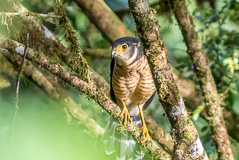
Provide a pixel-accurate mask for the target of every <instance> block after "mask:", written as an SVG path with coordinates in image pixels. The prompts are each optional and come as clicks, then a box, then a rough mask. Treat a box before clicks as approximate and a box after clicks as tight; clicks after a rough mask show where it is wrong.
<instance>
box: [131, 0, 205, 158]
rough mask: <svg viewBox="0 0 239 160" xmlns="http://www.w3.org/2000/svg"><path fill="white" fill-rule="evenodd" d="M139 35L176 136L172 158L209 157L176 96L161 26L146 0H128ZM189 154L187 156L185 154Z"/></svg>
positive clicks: (176, 89) (179, 98)
mask: <svg viewBox="0 0 239 160" xmlns="http://www.w3.org/2000/svg"><path fill="white" fill-rule="evenodd" d="M129 7H130V9H131V11H132V13H133V16H134V19H135V22H136V25H137V30H138V36H139V37H140V38H141V40H142V42H143V45H144V50H145V55H146V56H147V59H148V61H149V64H150V67H151V71H152V73H153V77H154V80H155V84H156V87H157V92H158V96H159V101H160V103H161V104H162V106H163V108H164V110H165V112H166V114H167V116H168V119H169V121H170V123H171V125H172V128H173V132H174V133H175V136H176V145H175V149H174V158H175V159H208V157H207V154H206V153H205V151H204V148H203V146H202V143H201V141H200V139H199V136H198V132H197V129H196V128H195V126H194V125H193V123H192V121H191V119H190V116H189V115H188V113H187V111H186V109H185V106H184V101H183V99H182V97H181V96H180V95H179V91H178V88H177V86H176V83H175V82H174V79H173V76H172V73H171V70H170V66H169V64H168V57H167V50H166V48H165V46H164V45H163V42H162V38H161V36H160V32H159V30H160V25H159V24H158V21H157V20H156V19H155V17H154V14H155V10H153V9H152V8H150V6H149V3H148V1H147V0H129ZM188 155H189V156H188Z"/></svg>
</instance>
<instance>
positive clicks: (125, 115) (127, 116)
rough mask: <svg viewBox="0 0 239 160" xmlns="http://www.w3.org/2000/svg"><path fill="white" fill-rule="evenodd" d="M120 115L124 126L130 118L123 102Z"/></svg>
mask: <svg viewBox="0 0 239 160" xmlns="http://www.w3.org/2000/svg"><path fill="white" fill-rule="evenodd" d="M120 116H121V117H122V116H124V125H125V126H126V124H127V123H128V121H129V120H130V115H129V112H128V109H127V107H126V106H125V104H124V103H123V109H122V111H121V113H120Z"/></svg>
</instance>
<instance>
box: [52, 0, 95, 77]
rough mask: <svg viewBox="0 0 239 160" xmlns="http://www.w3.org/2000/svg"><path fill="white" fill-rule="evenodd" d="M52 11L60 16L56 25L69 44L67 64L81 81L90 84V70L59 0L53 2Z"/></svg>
mask: <svg viewBox="0 0 239 160" xmlns="http://www.w3.org/2000/svg"><path fill="white" fill-rule="evenodd" d="M54 9H55V13H56V15H59V16H60V18H59V21H58V25H59V26H60V27H61V28H63V29H64V31H65V34H64V35H65V39H66V40H67V41H69V42H70V52H68V53H67V55H66V56H67V61H69V62H68V63H67V64H68V65H69V66H70V67H71V68H72V69H73V70H74V71H76V73H78V74H79V76H80V77H81V78H82V79H83V80H86V81H87V82H90V81H91V80H92V76H91V71H90V68H89V66H88V63H87V61H86V60H85V58H84V57H83V56H82V53H83V51H82V49H81V48H80V46H79V43H78V38H77V37H76V32H75V30H74V29H73V27H72V25H71V24H70V21H69V19H68V17H67V15H66V12H65V7H64V6H63V3H62V1H61V0H55V1H54Z"/></svg>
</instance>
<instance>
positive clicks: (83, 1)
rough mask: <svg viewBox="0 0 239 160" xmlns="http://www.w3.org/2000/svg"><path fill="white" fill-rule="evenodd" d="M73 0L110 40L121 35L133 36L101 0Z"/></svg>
mask: <svg viewBox="0 0 239 160" xmlns="http://www.w3.org/2000/svg"><path fill="white" fill-rule="evenodd" d="M74 1H75V2H76V3H77V4H78V5H79V6H80V8H81V9H82V10H83V11H84V13H85V14H86V15H87V16H88V17H89V18H90V20H91V22H93V23H94V24H95V25H96V27H97V28H98V29H99V30H100V31H101V32H102V33H103V35H104V36H105V37H106V38H107V39H108V40H109V41H110V42H113V41H114V40H116V39H118V38H120V37H122V35H124V36H134V34H132V33H131V32H130V31H129V30H128V29H126V28H125V26H124V24H123V23H122V22H121V20H120V19H119V17H118V16H117V15H116V14H115V13H114V12H112V11H111V9H110V8H109V7H108V6H107V4H105V2H104V1H103V0H74Z"/></svg>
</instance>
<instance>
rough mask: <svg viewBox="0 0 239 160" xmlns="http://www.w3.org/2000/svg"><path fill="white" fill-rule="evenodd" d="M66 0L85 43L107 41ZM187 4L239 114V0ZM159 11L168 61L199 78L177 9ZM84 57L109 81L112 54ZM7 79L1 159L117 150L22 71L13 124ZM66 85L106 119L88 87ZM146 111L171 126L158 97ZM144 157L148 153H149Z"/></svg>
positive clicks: (202, 130)
mask: <svg viewBox="0 0 239 160" xmlns="http://www.w3.org/2000/svg"><path fill="white" fill-rule="evenodd" d="M16 1H17V0H16ZM105 2H106V3H107V4H108V5H109V6H110V7H111V9H112V10H113V11H115V12H116V13H118V14H121V12H119V11H122V10H126V11H127V10H128V5H127V2H126V1H125V0H105ZM156 2H157V0H154V1H150V3H151V4H152V3H156ZM21 3H22V4H23V5H24V6H25V7H26V8H28V9H29V10H30V11H32V12H37V13H48V12H53V6H52V5H53V0H22V1H21ZM65 5H66V11H67V14H68V16H69V18H70V20H71V23H72V25H73V26H74V28H75V30H76V31H77V34H78V35H79V43H80V46H81V47H82V48H108V47H110V45H111V44H110V43H109V42H108V41H107V40H106V39H105V38H104V37H103V36H102V35H101V33H100V32H99V31H98V29H97V28H96V27H95V26H94V25H93V24H92V23H91V22H90V21H89V19H88V18H87V17H86V16H85V15H84V13H83V12H82V11H81V9H80V8H79V7H78V6H77V5H76V4H75V3H74V2H73V1H66V3H65ZM187 7H188V8H189V10H190V12H191V13H192V14H193V16H194V22H195V28H196V30H197V31H198V34H199V35H200V38H201V41H202V43H203V45H204V47H205V49H206V50H207V55H208V57H209V59H210V65H211V69H212V73H213V76H214V78H215V81H216V84H217V88H218V91H219V93H223V92H224V91H225V90H227V89H229V91H228V93H226V94H225V95H223V96H222V100H224V101H223V102H222V106H223V107H224V109H226V110H228V111H231V112H234V113H235V114H236V115H237V118H239V83H238V80H239V74H238V72H239V63H238V61H239V32H238V30H239V1H238V0H229V1H226V0H218V2H217V4H216V7H215V8H211V7H210V5H209V3H208V2H207V1H205V2H203V3H202V4H201V5H197V3H196V1H193V0H190V1H188V3H187ZM0 11H11V8H9V6H8V7H5V6H0ZM119 16H120V17H121V18H122V21H123V22H124V23H125V25H126V26H127V28H129V29H130V30H131V31H132V32H135V24H134V23H133V18H132V15H130V14H129V13H128V12H125V13H124V14H123V15H119ZM156 17H157V18H158V19H159V20H160V24H161V27H162V28H161V34H162V37H163V40H164V43H165V45H166V46H167V48H168V51H169V61H170V63H171V64H172V65H173V66H174V67H175V68H177V69H178V70H179V71H180V72H181V73H182V74H183V75H184V76H185V77H186V78H188V79H191V80H194V81H195V83H197V81H196V77H195V75H194V74H193V65H192V63H191V61H190V59H189V57H188V56H187V54H186V46H185V44H184V42H183V37H182V34H181V32H180V29H179V27H178V25H177V23H176V21H175V19H174V17H173V15H172V13H171V12H170V11H168V13H164V14H160V13H159V14H157V16H156ZM13 20H14V19H13ZM41 21H42V23H43V24H44V25H45V26H46V27H47V28H49V29H50V30H51V31H52V32H53V33H54V34H55V35H56V36H57V37H58V38H59V39H60V40H61V41H62V42H63V43H65V42H64V39H63V33H62V32H61V31H59V30H58V29H57V27H56V26H55V25H54V24H53V23H50V22H49V21H46V19H41ZM1 22H2V19H1ZM0 31H1V34H5V35H7V33H6V32H7V30H6V26H4V25H1V30H0ZM66 45H67V43H66ZM109 54H110V53H109ZM85 58H86V59H87V61H88V63H89V65H90V66H91V67H92V68H93V69H95V71H96V72H98V73H99V74H100V75H102V76H103V77H104V78H105V79H106V80H107V81H108V82H109V80H110V78H109V77H110V73H109V66H110V59H98V58H96V57H91V56H85ZM10 81H11V83H12V85H11V87H9V88H5V89H1V90H0V142H1V146H0V159H4V160H5V159H9V158H10V159H13V160H38V159H39V160H40V159H41V160H42V159H44V160H48V159H49V160H56V159H57V160H65V159H69V160H76V159H82V160H88V159H89V160H91V159H104V160H107V159H112V158H113V157H114V156H106V155H105V153H104V145H103V144H102V143H101V139H97V138H95V137H92V136H91V134H90V133H89V132H88V131H87V130H86V129H85V128H84V126H83V125H78V124H77V123H76V122H74V121H73V122H72V123H71V124H68V123H67V120H66V119H67V118H66V115H65V112H64V110H63V108H60V107H59V104H58V103H57V102H56V101H54V100H52V99H50V98H49V97H48V96H47V95H45V94H44V93H43V92H42V91H41V90H40V89H38V88H37V87H36V86H35V85H34V84H32V83H31V82H30V81H28V80H26V79H25V78H24V79H22V81H21V87H20V103H19V108H20V109H19V111H18V114H17V118H16V124H15V127H14V128H13V129H12V130H11V125H12V120H13V115H14V110H15V109H14V98H15V80H14V79H10ZM67 88H69V91H70V92H71V93H72V95H73V98H74V100H75V101H76V102H77V103H79V104H81V105H82V108H83V109H84V110H85V111H86V112H87V113H88V114H89V115H90V116H91V117H92V118H93V119H95V120H96V121H97V123H98V124H99V125H100V126H101V127H103V128H104V127H105V126H106V124H107V121H108V119H109V116H108V114H107V113H105V112H102V110H101V109H99V107H97V104H95V102H93V101H92V100H90V101H89V100H88V98H87V97H85V95H79V92H78V91H76V90H74V89H71V88H70V87H67ZM32 93H34V94H32ZM195 98H197V97H195ZM200 111H201V110H200V109H198V110H196V111H195V112H196V113H197V115H198V116H199V117H197V118H195V119H194V123H195V125H196V127H197V129H198V131H199V135H200V138H201V140H202V142H203V145H204V147H205V149H206V151H207V153H208V154H209V157H210V159H211V160H216V159H217V153H216V151H215V146H214V143H213V141H212V139H211V138H210V133H211V131H210V128H209V126H208V124H207V122H206V121H205V120H204V119H203V118H202V117H200V115H199V113H200ZM147 112H148V114H150V115H151V116H152V117H153V118H154V119H155V120H156V121H157V123H158V124H160V125H162V126H163V127H164V128H165V129H166V130H167V131H169V132H171V127H170V124H169V122H168V120H167V118H165V114H164V111H163V110H162V107H160V104H159V102H158V100H157V98H154V101H153V102H152V104H151V105H150V107H149V109H148V110H147ZM237 127H239V126H237ZM231 142H232V144H233V149H234V152H235V158H236V159H239V152H237V151H238V150H239V143H238V142H237V141H236V140H233V139H231ZM144 159H150V158H149V157H148V156H146V157H145V158H144Z"/></svg>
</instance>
